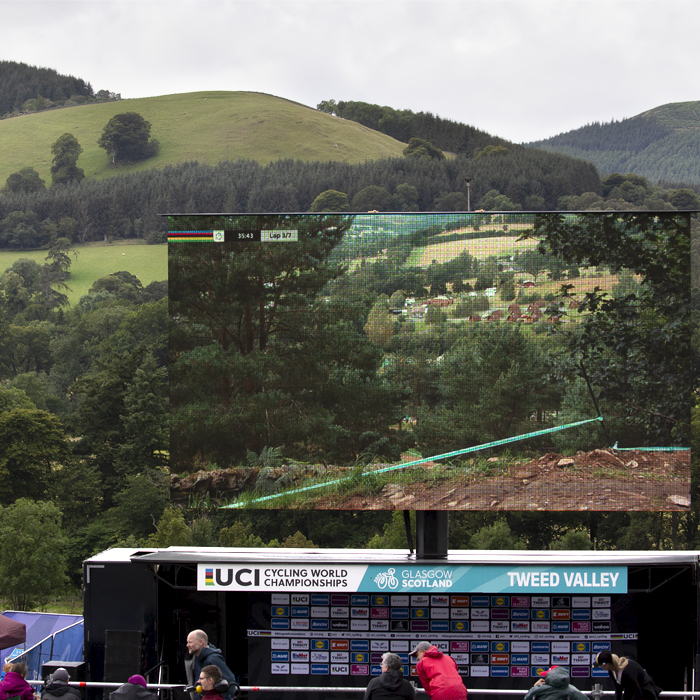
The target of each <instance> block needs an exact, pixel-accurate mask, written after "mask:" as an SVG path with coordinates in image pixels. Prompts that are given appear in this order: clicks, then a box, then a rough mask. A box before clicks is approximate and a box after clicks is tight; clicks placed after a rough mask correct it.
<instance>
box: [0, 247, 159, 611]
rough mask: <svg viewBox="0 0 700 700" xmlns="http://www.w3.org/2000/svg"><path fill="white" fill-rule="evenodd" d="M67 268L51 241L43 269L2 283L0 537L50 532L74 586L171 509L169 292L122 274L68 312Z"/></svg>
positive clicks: (13, 272)
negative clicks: (102, 553) (95, 560)
mask: <svg viewBox="0 0 700 700" xmlns="http://www.w3.org/2000/svg"><path fill="white" fill-rule="evenodd" d="M70 262H71V258H70V255H69V254H68V242H67V241H66V240H65V239H56V240H55V241H54V242H53V244H52V247H51V249H50V251H49V254H48V255H47V261H46V263H45V264H43V265H42V264H39V263H37V262H34V261H30V260H27V259H20V260H17V261H16V262H15V263H14V264H13V265H12V266H11V267H10V268H9V269H8V270H6V271H5V272H3V273H2V274H1V275H0V477H1V478H2V480H3V483H4V484H5V486H4V487H3V489H2V491H1V492H0V529H2V528H3V527H6V526H7V527H9V525H10V523H15V520H17V518H19V520H20V521H21V520H22V519H25V520H28V521H32V522H33V521H34V520H36V519H41V518H44V517H46V518H48V519H49V520H51V522H52V523H53V524H52V525H51V529H52V533H47V536H48V534H56V533H58V534H60V535H61V538H63V539H62V540H61V543H60V546H59V544H58V543H57V544H56V551H57V559H56V561H57V562H60V561H61V556H60V555H61V553H62V552H63V553H64V554H65V561H66V563H67V567H68V572H69V574H70V575H71V578H72V581H73V582H76V581H77V580H78V576H79V570H80V563H81V561H82V559H83V558H85V556H87V555H89V554H90V553H91V552H94V551H96V550H99V549H104V548H106V547H109V546H110V545H111V544H113V543H114V542H115V541H116V540H117V539H119V538H120V537H126V536H128V535H130V534H132V533H134V532H148V530H149V528H151V529H152V527H153V518H154V517H155V518H158V517H159V516H160V514H161V513H162V512H163V509H164V508H165V507H166V505H167V503H168V490H167V465H168V459H167V449H168V424H167V397H168V382H167V367H166V363H167V344H168V329H167V306H168V304H167V282H154V283H151V284H149V285H148V286H147V287H143V286H142V285H141V283H140V281H139V280H138V278H136V277H134V276H133V275H131V274H130V273H128V272H126V271H122V272H117V273H114V274H112V275H108V276H106V277H103V278H101V279H98V280H97V281H96V282H95V283H94V284H93V286H92V288H91V289H90V292H89V293H88V294H87V295H86V296H84V297H83V298H82V299H81V300H80V302H79V303H78V304H77V305H75V306H74V307H72V308H67V304H66V298H65V295H63V294H62V293H61V291H60V285H61V284H64V283H65V280H67V279H69V276H70ZM49 500H51V501H52V503H53V505H52V506H51V507H49V505H41V504H43V503H44V502H45V501H49ZM3 507H5V509H4V511H3ZM15 510H18V511H19V512H20V514H19V515H17V516H16V517H15V515H14V513H15ZM37 522H38V520H37ZM47 522H48V520H47ZM59 523H60V525H59ZM12 527H15V528H16V524H13V525H12ZM53 531H55V533H54V532H53ZM24 534H26V533H24ZM16 536H17V537H18V538H19V539H18V540H17V541H18V542H20V541H23V540H22V537H23V534H22V533H16ZM31 538H34V541H33V542H32V544H31V545H29V544H28V545H27V546H34V543H35V542H39V540H40V539H41V538H38V537H35V534H31ZM59 550H60V551H59ZM38 578H43V576H39V577H38ZM22 580H23V581H24V579H22ZM1 581H2V571H0V582H1ZM51 581H52V582H53V584H55V585H59V584H61V585H62V575H61V576H58V578H56V577H52V578H51ZM57 581H58V583H57ZM27 590H30V589H29V588H28V589H27ZM30 597H31V594H30Z"/></svg>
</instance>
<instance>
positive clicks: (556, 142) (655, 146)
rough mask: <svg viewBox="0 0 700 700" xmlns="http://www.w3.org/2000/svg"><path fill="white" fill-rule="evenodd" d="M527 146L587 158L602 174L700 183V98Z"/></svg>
mask: <svg viewBox="0 0 700 700" xmlns="http://www.w3.org/2000/svg"><path fill="white" fill-rule="evenodd" d="M526 145H528V146H534V147H536V148H541V149H542V150H545V151H549V152H553V153H561V154H562V155H567V156H572V157H573V158H581V159H583V160H587V161H589V162H591V163H593V165H595V166H596V168H597V169H598V171H599V172H600V174H601V175H602V176H605V175H607V174H609V173H613V172H616V173H622V174H626V173H635V174H636V175H641V176H642V177H646V178H647V179H648V180H650V181H651V182H653V183H656V182H659V181H664V182H668V183H693V184H700V101H696V102H675V103H671V104H666V105H662V106H660V107H656V108H655V109H651V110H648V111H646V112H642V113H641V114H638V115H637V116H635V117H631V118H629V119H623V120H622V121H612V122H610V123H604V124H601V123H593V124H587V125H586V126H583V127H581V128H579V129H575V130H573V131H569V132H567V133H565V134H559V135H557V136H553V137H551V138H549V139H544V140H542V141H534V142H532V143H529V144H526Z"/></svg>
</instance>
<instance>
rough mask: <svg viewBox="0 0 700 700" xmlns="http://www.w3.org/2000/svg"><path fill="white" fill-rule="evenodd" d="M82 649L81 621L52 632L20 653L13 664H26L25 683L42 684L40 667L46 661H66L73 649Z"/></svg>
mask: <svg viewBox="0 0 700 700" xmlns="http://www.w3.org/2000/svg"><path fill="white" fill-rule="evenodd" d="M78 647H79V648H80V649H82V648H83V621H82V620H78V622H75V623H73V624H72V625H69V626H68V627H64V628H63V629H62V630H58V632H54V633H53V634H51V635H49V636H48V637H46V638H45V639H42V640H41V641H40V642H38V643H37V644H35V645H34V646H33V647H30V648H29V649H27V651H25V652H22V653H21V654H19V655H18V656H16V657H15V658H14V659H12V661H13V663H19V662H23V663H25V664H27V669H28V673H27V682H28V683H31V682H32V681H37V680H38V682H40V683H41V682H42V681H41V680H40V679H41V667H42V665H43V664H44V663H46V662H47V661H53V660H54V659H58V660H60V661H64V660H66V658H67V657H68V656H69V655H70V653H71V651H72V650H73V649H75V648H78Z"/></svg>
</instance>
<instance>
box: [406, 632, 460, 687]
mask: <svg viewBox="0 0 700 700" xmlns="http://www.w3.org/2000/svg"><path fill="white" fill-rule="evenodd" d="M409 656H415V657H416V659H417V660H418V663H417V664H416V671H417V672H418V678H419V679H420V682H421V685H422V686H423V690H425V692H426V693H427V694H428V696H429V697H430V700H467V688H466V687H465V685H464V681H462V676H460V675H459V671H458V670H457V663H456V662H455V660H454V659H453V658H452V657H451V656H447V655H446V654H443V653H442V652H441V651H440V650H439V649H438V648H437V647H436V646H435V645H434V644H430V642H418V644H416V648H415V649H414V650H413V651H412V652H411V653H410V654H409Z"/></svg>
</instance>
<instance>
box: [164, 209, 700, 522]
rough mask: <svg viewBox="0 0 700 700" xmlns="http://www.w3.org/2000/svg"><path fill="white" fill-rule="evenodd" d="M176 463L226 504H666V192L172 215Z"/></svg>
mask: <svg viewBox="0 0 700 700" xmlns="http://www.w3.org/2000/svg"><path fill="white" fill-rule="evenodd" d="M168 240H169V280H170V302H169V303H170V395H171V398H170V409H171V419H170V421H171V423H170V424H171V463H172V470H173V472H174V473H178V474H195V473H200V472H202V473H208V474H209V475H210V476H211V475H215V476H216V484H217V485H218V487H217V488H218V489H219V490H220V493H219V496H220V500H219V504H220V505H224V506H228V507H231V508H241V507H251V508H290V507H292V508H307V509H308V508H313V509H318V508H330V509H344V510H348V509H350V510H363V509H402V510H443V509H448V510H455V509H469V510H513V511H515V510H518V511H520V510H606V511H608V510H641V511H650V510H676V509H684V508H686V507H687V505H688V504H689V498H690V450H689V444H690V437H689V422H690V399H691V389H690V387H691V373H690V330H689V328H690V326H689V321H690V221H689V216H688V215H687V214H684V213H678V212H582V213H574V212H568V213H561V212H560V213H523V212H515V213H514V212H508V213H492V212H473V213H429V214H414V213H388V214H383V213H366V214H258V215H253V214H245V215H243V214H241V215H236V214H220V215H171V216H169V217H168Z"/></svg>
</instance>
